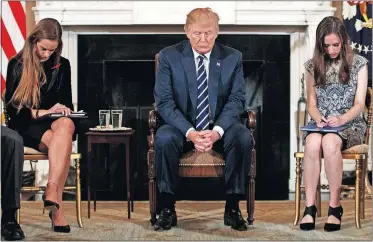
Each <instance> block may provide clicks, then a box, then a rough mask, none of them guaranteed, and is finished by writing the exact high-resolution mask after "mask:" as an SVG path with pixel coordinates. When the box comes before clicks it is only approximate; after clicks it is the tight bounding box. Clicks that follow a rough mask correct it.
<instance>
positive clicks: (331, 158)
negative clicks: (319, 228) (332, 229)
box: [322, 134, 343, 224]
mask: <svg viewBox="0 0 373 242" xmlns="http://www.w3.org/2000/svg"><path fill="white" fill-rule="evenodd" d="M341 147H342V139H341V138H340V137H339V136H338V135H336V134H326V135H325V136H324V137H323V139H322V148H323V152H324V163H325V173H326V176H327V178H328V184H329V190H330V200H329V206H331V207H333V208H334V207H338V206H339V205H340V195H341V191H340V189H341V184H342V173H343V162H342V152H341ZM327 223H333V224H340V221H339V220H338V219H337V218H336V217H334V216H329V217H328V220H327Z"/></svg>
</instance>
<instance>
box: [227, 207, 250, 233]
mask: <svg viewBox="0 0 373 242" xmlns="http://www.w3.org/2000/svg"><path fill="white" fill-rule="evenodd" d="M224 225H227V226H231V228H232V229H235V230H239V231H245V230H247V223H246V221H245V220H244V219H243V217H242V213H241V211H240V209H226V210H225V212H224Z"/></svg>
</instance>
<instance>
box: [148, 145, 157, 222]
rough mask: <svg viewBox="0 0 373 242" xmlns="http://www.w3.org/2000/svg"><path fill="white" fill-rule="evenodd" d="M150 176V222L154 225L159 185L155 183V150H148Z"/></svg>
mask: <svg viewBox="0 0 373 242" xmlns="http://www.w3.org/2000/svg"><path fill="white" fill-rule="evenodd" d="M148 177H149V208H150V223H151V225H154V223H155V222H156V220H157V218H156V213H157V208H156V207H157V204H156V194H157V187H156V183H155V168H154V150H153V149H149V151H148Z"/></svg>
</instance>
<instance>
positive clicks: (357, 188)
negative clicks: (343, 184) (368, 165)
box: [355, 159, 364, 229]
mask: <svg viewBox="0 0 373 242" xmlns="http://www.w3.org/2000/svg"><path fill="white" fill-rule="evenodd" d="M363 161H364V160H361V159H357V160H356V181H355V224H356V228H358V229H360V228H361V224H360V198H361V191H360V188H361V184H360V182H361V173H362V162H363Z"/></svg>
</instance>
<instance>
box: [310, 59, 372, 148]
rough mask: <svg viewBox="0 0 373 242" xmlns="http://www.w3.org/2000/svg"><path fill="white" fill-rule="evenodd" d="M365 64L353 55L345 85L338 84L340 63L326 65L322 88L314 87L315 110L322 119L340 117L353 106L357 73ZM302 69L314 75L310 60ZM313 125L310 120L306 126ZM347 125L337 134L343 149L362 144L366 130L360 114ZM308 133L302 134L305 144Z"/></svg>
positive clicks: (334, 62) (364, 60)
mask: <svg viewBox="0 0 373 242" xmlns="http://www.w3.org/2000/svg"><path fill="white" fill-rule="evenodd" d="M367 62H368V60H367V59H366V58H364V57H362V56H360V55H357V54H355V55H354V57H353V61H352V65H351V70H350V80H349V82H348V83H347V84H342V83H340V82H339V66H340V62H339V61H337V62H336V61H331V62H328V63H327V68H326V84H325V86H323V87H315V89H316V98H317V108H318V109H319V111H320V113H321V115H323V116H324V117H328V116H330V115H333V116H340V115H343V114H344V113H346V112H347V111H348V110H349V109H350V108H351V107H352V106H353V105H354V101H355V94H356V88H357V81H358V79H357V77H358V72H359V71H360V70H361V68H363V67H364V65H365V64H366V63H367ZM304 67H305V69H306V70H307V71H308V72H309V73H311V75H313V74H314V73H313V63H312V59H310V60H308V61H307V62H306V63H304ZM314 123H315V121H314V120H313V119H311V120H310V122H309V123H308V124H314ZM347 125H348V126H349V127H348V128H346V129H344V130H342V131H340V132H338V134H339V136H340V137H341V138H342V140H343V147H342V148H343V149H348V148H350V147H352V146H355V145H359V144H362V143H363V142H364V135H365V132H366V129H367V126H366V122H365V121H364V119H363V116H362V114H361V115H359V116H357V117H356V118H355V119H353V120H352V121H350V122H348V123H347ZM309 133H310V132H304V133H303V143H305V138H306V136H307V135H308V134H309Z"/></svg>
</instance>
